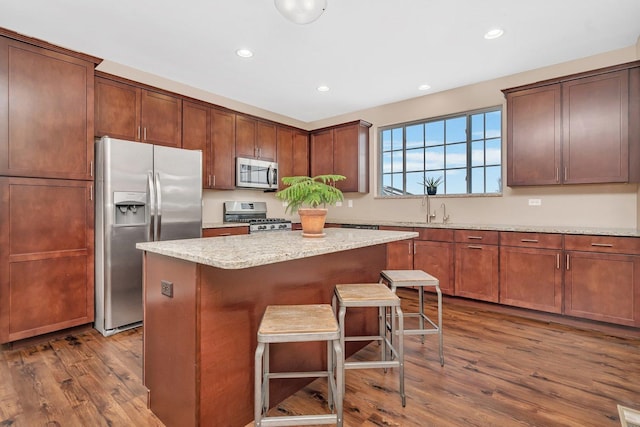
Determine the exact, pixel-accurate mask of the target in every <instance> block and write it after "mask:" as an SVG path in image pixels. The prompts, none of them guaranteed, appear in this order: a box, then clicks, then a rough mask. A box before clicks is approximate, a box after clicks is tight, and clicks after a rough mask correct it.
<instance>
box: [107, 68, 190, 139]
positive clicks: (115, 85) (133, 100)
mask: <svg viewBox="0 0 640 427" xmlns="http://www.w3.org/2000/svg"><path fill="white" fill-rule="evenodd" d="M96 75H98V76H99V77H96V85H95V117H96V136H104V135H108V136H110V137H112V138H119V139H126V140H130V141H140V142H146V143H149V144H157V145H166V146H169V147H182V99H180V98H179V97H176V96H173V95H170V94H168V93H162V92H161V91H160V90H153V89H151V88H143V87H140V86H137V85H136V84H135V83H134V82H129V81H127V80H124V79H119V78H117V77H115V76H109V75H105V74H101V73H97V74H96Z"/></svg>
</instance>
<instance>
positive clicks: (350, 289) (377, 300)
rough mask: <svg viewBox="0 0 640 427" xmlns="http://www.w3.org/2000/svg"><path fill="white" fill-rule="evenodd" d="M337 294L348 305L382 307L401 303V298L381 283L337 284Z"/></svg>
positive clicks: (343, 303) (342, 302)
mask: <svg viewBox="0 0 640 427" xmlns="http://www.w3.org/2000/svg"><path fill="white" fill-rule="evenodd" d="M336 295H337V297H338V299H339V300H340V303H341V304H342V305H344V306H346V307H380V306H391V307H395V306H398V305H400V298H398V296H396V295H395V294H394V293H390V292H389V288H387V287H386V286H384V285H381V284H379V283H353V284H348V285H336Z"/></svg>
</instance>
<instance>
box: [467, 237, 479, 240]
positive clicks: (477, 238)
mask: <svg viewBox="0 0 640 427" xmlns="http://www.w3.org/2000/svg"><path fill="white" fill-rule="evenodd" d="M467 239H469V240H482V236H467Z"/></svg>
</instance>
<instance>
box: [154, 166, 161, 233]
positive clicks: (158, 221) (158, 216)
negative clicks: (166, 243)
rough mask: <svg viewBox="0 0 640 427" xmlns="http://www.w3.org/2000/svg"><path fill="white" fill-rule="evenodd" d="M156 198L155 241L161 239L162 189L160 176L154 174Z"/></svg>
mask: <svg viewBox="0 0 640 427" xmlns="http://www.w3.org/2000/svg"><path fill="white" fill-rule="evenodd" d="M156 198H157V200H158V210H157V213H156V226H157V231H156V239H155V240H161V238H162V187H161V186H160V174H159V173H156Z"/></svg>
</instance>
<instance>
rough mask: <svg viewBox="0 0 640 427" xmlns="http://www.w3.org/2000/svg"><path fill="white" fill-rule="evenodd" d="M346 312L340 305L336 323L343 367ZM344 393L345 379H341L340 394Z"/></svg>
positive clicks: (345, 308)
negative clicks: (338, 329) (338, 327)
mask: <svg viewBox="0 0 640 427" xmlns="http://www.w3.org/2000/svg"><path fill="white" fill-rule="evenodd" d="M346 312H347V307H344V306H340V311H339V312H338V324H339V325H340V348H341V349H342V358H341V359H342V360H340V362H341V364H342V366H343V367H344V359H345V357H346V354H347V352H346V349H345V346H344V316H345V314H346ZM344 394H345V381H342V395H343V396H344Z"/></svg>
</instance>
